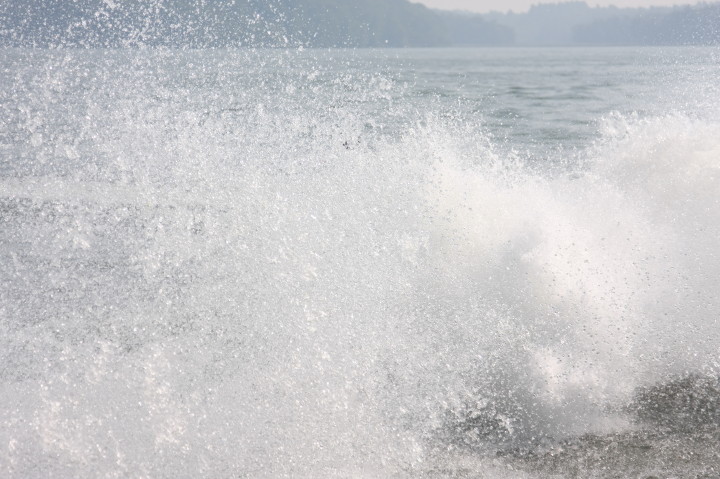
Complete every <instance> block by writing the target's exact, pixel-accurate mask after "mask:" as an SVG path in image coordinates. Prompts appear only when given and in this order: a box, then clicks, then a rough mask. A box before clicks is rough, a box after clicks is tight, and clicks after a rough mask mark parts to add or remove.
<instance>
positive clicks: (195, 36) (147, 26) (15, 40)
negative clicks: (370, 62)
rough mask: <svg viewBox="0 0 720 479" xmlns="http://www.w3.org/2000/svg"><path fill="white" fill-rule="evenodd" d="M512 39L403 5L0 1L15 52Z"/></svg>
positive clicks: (3, 39)
mask: <svg viewBox="0 0 720 479" xmlns="http://www.w3.org/2000/svg"><path fill="white" fill-rule="evenodd" d="M511 41H512V32H511V30H510V29H509V28H507V27H500V26H498V25H494V24H491V23H489V22H487V21H485V20H483V19H482V18H480V17H477V16H476V17H474V18H468V17H467V16H466V15H463V14H458V13H440V12H438V11H434V10H430V9H428V8H426V7H424V6H422V5H420V4H417V3H410V2H408V1H407V0H236V1H234V2H230V1H225V2H219V1H215V2H211V1H206V0H154V1H148V0H74V1H73V0H4V1H2V2H0V43H2V44H5V45H15V46H38V47H47V46H67V47H122V46H143V45H149V46H159V45H162V46H178V47H232V46H265V47H285V46H307V47H385V46H388V47H410V46H412V47H424V46H449V45H454V44H458V43H463V44H470V45H493V44H502V43H509V42H511Z"/></svg>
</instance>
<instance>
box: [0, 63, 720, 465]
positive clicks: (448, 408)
mask: <svg viewBox="0 0 720 479" xmlns="http://www.w3.org/2000/svg"><path fill="white" fill-rule="evenodd" d="M576 54H578V55H580V54H579V53H576ZM3 55H4V57H3V68H4V70H5V71H8V72H12V75H8V76H6V77H5V80H4V83H3V91H2V95H3V103H2V105H3V106H2V108H3V111H4V112H5V113H7V114H8V116H7V117H8V118H10V119H11V121H9V122H8V123H7V124H5V125H4V126H2V130H1V136H2V150H1V151H2V155H3V156H2V167H1V168H2V169H1V171H2V172H3V176H2V179H1V183H0V184H1V187H0V191H1V192H2V198H1V200H0V201H1V202H0V218H2V225H3V228H2V230H1V232H0V241H1V242H2V243H1V244H2V245H3V246H2V261H0V268H2V271H1V273H2V275H1V277H2V278H3V279H2V282H1V283H0V312H1V313H2V315H1V318H2V320H1V321H0V328H1V331H2V334H1V335H0V338H2V340H1V341H2V343H1V344H2V347H0V354H2V364H3V369H2V376H1V377H2V382H1V386H0V387H1V389H0V397H2V401H3V405H4V407H3V408H2V411H0V423H1V424H2V425H3V427H2V433H1V435H0V438H1V440H2V443H3V444H7V447H6V448H3V449H2V452H0V465H1V467H2V469H3V470H5V471H6V473H7V475H9V476H14V477H27V476H34V475H48V474H55V475H59V476H81V477H92V476H108V477H112V476H127V475H131V476H153V477H183V476H187V475H198V476H212V477H232V476H247V477H282V476H286V477H358V476H360V477H362V476H363V475H365V476H368V477H377V476H393V475H397V476H400V477H402V476H413V475H421V474H424V473H428V474H431V471H436V470H437V467H438V464H441V463H442V461H443V460H445V459H443V458H444V457H445V455H447V454H451V455H452V454H469V455H473V456H470V457H471V458H468V456H464V457H463V458H462V460H460V459H457V458H455V459H454V460H456V462H454V463H451V466H449V468H448V469H447V470H446V473H443V472H437V474H438V475H440V476H441V477H442V474H446V475H451V474H453V470H458V468H459V469H462V468H465V469H467V471H470V472H467V473H468V474H471V473H472V471H475V472H476V473H478V474H479V473H480V472H481V471H486V472H484V473H486V474H489V475H490V477H502V474H503V473H502V472H500V471H501V470H502V468H503V467H504V465H503V464H502V463H499V464H498V463H495V464H493V460H492V459H494V460H497V457H498V456H497V455H496V454H497V452H498V451H500V452H501V453H503V454H506V453H507V451H515V450H519V449H520V450H522V449H528V448H530V449H532V448H536V447H546V446H547V445H548V444H554V443H556V442H557V441H561V440H563V439H567V438H573V437H579V436H582V435H583V434H585V433H598V434H600V433H607V432H610V431H615V432H623V431H627V430H629V429H634V428H637V427H638V425H637V423H636V422H635V418H634V416H633V414H632V407H631V406H632V404H633V401H635V402H637V398H638V397H643V396H637V391H638V390H645V389H642V388H648V387H651V386H652V385H653V384H655V383H657V382H664V381H666V380H667V379H668V378H670V377H676V375H682V374H685V373H686V372H692V373H696V374H703V375H705V376H713V375H717V368H718V351H717V344H718V341H717V340H718V338H717V334H718V333H717V331H718V328H717V324H716V321H717V312H718V311H719V310H720V308H719V306H720V305H718V303H717V298H716V295H715V294H714V291H715V289H716V285H714V283H713V278H714V277H715V275H716V272H717V271H718V270H719V268H720V265H718V258H717V254H716V251H715V250H716V248H715V244H716V238H717V237H718V231H717V229H718V225H719V224H720V222H719V221H718V219H719V218H718V211H720V209H718V208H717V206H718V205H717V201H718V199H717V198H718V197H719V196H718V193H720V192H719V191H718V177H717V173H718V163H717V161H718V160H717V158H718V157H719V155H718V148H720V144H719V143H718V140H717V138H720V135H718V122H717V118H715V117H713V116H712V115H711V114H709V113H708V112H709V111H712V109H709V108H708V109H705V110H702V114H699V113H697V112H685V113H683V112H677V113H674V114H654V113H653V114H646V115H640V114H633V113H632V112H618V113H611V112H610V111H611V110H614V109H617V105H614V104H610V103H611V102H610V101H609V100H608V105H607V107H608V108H607V109H608V112H606V113H605V114H603V115H602V117H594V116H591V115H592V114H594V113H592V114H591V113H588V115H590V118H589V119H588V121H587V125H586V126H585V128H587V129H592V128H593V121H597V122H598V127H597V131H596V132H595V133H594V140H593V141H586V138H587V136H592V135H591V134H590V133H587V132H585V133H583V135H578V138H580V139H579V140H578V139H577V138H574V139H571V140H568V141H570V143H571V145H570V146H567V147H563V146H564V145H555V146H550V147H547V146H546V145H548V143H551V142H552V141H554V140H553V138H555V137H552V138H550V139H548V138H547V137H544V136H543V133H542V132H543V131H545V130H543V129H533V126H532V125H533V123H528V124H525V125H522V124H515V125H513V127H512V128H509V129H504V128H502V127H497V128H494V129H493V128H491V127H489V126H488V125H487V122H488V121H490V120H488V118H492V117H493V115H492V112H488V113H487V115H480V114H477V111H476V108H477V107H478V103H473V102H472V101H470V100H468V99H462V98H461V99H458V98H457V97H454V96H453V95H457V94H458V93H457V92H458V91H460V88H457V89H456V90H453V89H452V88H448V89H447V91H446V92H445V94H444V96H443V95H439V94H436V93H434V92H433V91H432V89H427V88H425V85H424V84H423V81H422V80H423V76H422V75H423V74H422V72H421V71H420V72H417V73H416V75H418V78H415V79H414V80H412V81H408V78H407V77H408V73H407V72H406V71H405V70H404V67H403V68H399V67H397V65H396V62H397V61H398V60H397V58H396V57H397V56H401V54H400V53H393V54H392V55H390V56H382V55H380V54H379V53H377V52H365V53H362V52H354V53H353V52H335V51H331V52H320V51H318V52H295V51H285V50H283V51H262V50H256V51H239V52H225V51H216V52H176V51H162V50H160V51H109V50H98V51H60V52H47V51H25V50H6V51H4V53H3ZM376 55H379V56H376ZM393 55H395V56H393ZM408 55H410V54H408ZM413 55H418V54H417V53H413ZM488 55H490V54H488ZM337 56H340V57H341V61H339V60H338V59H337ZM581 56H582V55H581ZM415 61H418V60H417V59H416V60H415ZM428 61H430V62H432V57H431V58H430V60H428ZM525 61H530V59H526V60H525ZM558 61H566V60H561V59H559V60H558ZM378 72H380V73H378ZM592 72H594V70H590V71H587V72H585V73H584V74H585V75H590V74H591V73H592ZM617 75H619V77H622V78H625V77H624V75H627V73H626V72H625V71H624V70H623V69H622V68H620V69H619V72H618V73H617ZM453 81H460V80H458V79H457V78H456V79H454V80H453ZM463 81H464V80H463ZM558 81H560V80H558ZM617 81H620V80H617ZM624 81H630V80H627V79H625V80H624ZM508 101H524V102H526V103H525V107H524V108H526V109H527V110H528V111H529V112H530V113H528V115H529V116H532V115H540V114H541V113H540V111H539V110H541V109H542V108H541V107H540V106H537V105H535V106H533V105H534V103H533V102H534V101H537V100H536V99H531V100H527V99H522V100H518V99H517V98H516V97H514V96H513V97H512V98H509V99H508ZM583 101H584V100H582V99H578V100H577V102H578V103H577V104H578V105H582V106H583V107H586V108H587V110H589V111H593V112H594V109H595V108H597V105H596V104H595V103H594V102H595V101H597V100H596V99H591V100H588V101H589V102H590V104H591V105H590V106H588V103H583ZM480 104H481V105H486V107H487V108H492V107H493V105H495V103H493V101H491V99H484V100H483V102H482V103H480ZM656 106H657V105H655V104H649V105H648V109H652V108H655V107H656ZM578 108H579V109H581V108H580V107H578ZM586 113H587V112H586ZM568 128H569V130H571V131H574V129H576V128H578V126H577V124H576V123H572V122H570V126H569V127H568ZM514 135H515V136H514ZM528 135H529V136H531V137H533V135H535V139H536V143H537V144H536V145H534V146H532V145H531V146H532V147H531V146H528V145H529V143H528V142H527V141H526V138H527V137H528ZM573 142H579V143H580V144H581V146H577V144H576V143H573ZM538 145H539V146H538ZM573 145H574V146H573ZM500 457H503V456H500ZM489 458H492V459H489ZM510 464H511V465H512V461H510ZM453 468H455V469H453ZM488 471H489V472H488Z"/></svg>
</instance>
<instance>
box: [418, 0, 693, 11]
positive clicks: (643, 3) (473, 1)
mask: <svg viewBox="0 0 720 479" xmlns="http://www.w3.org/2000/svg"><path fill="white" fill-rule="evenodd" d="M411 1H415V2H417V3H423V4H425V5H427V6H428V7H431V8H442V9H443V10H469V11H473V12H482V13H485V12H489V11H491V10H496V11H500V12H506V11H508V10H513V11H515V12H524V11H526V10H527V9H528V8H530V5H533V4H536V3H560V2H561V1H564V0H557V1H550V2H548V1H544V0H411ZM586 3H587V4H588V5H590V6H593V7H594V6H596V5H602V6H605V5H615V6H618V7H650V6H668V5H676V4H689V3H698V2H697V0H606V1H603V0H586Z"/></svg>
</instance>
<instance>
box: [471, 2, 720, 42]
mask: <svg viewBox="0 0 720 479" xmlns="http://www.w3.org/2000/svg"><path fill="white" fill-rule="evenodd" d="M484 18H485V19H486V20H488V21H491V22H495V23H497V24H500V25H503V26H506V27H509V28H511V29H512V30H513V32H514V34H515V44H516V45H533V46H541V45H717V44H720V3H711V4H707V3H702V4H699V5H696V6H687V5H686V6H679V7H653V8H617V7H612V6H610V7H595V8H591V7H589V6H588V5H587V4H586V3H585V2H566V3H557V4H544V5H535V6H533V7H532V8H531V9H530V10H529V11H528V12H527V13H520V14H515V13H491V14H488V15H485V16H484Z"/></svg>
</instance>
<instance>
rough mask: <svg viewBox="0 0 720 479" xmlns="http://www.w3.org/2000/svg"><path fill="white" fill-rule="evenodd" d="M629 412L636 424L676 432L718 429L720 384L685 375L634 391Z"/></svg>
mask: <svg viewBox="0 0 720 479" xmlns="http://www.w3.org/2000/svg"><path fill="white" fill-rule="evenodd" d="M631 411H632V412H633V413H634V415H635V417H636V418H637V419H638V421H639V422H641V423H644V424H646V425H650V426H655V427H660V428H664V429H667V430H671V431H678V432H693V431H696V430H698V429H705V428H715V427H718V426H720V381H719V380H718V378H715V377H708V376H700V375H695V374H693V375H688V376H685V377H682V378H680V379H676V380H673V381H670V382H667V383H663V384H658V385H654V386H651V387H647V388H642V389H640V390H638V391H637V393H636V394H635V397H634V399H633V402H632V404H631Z"/></svg>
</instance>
